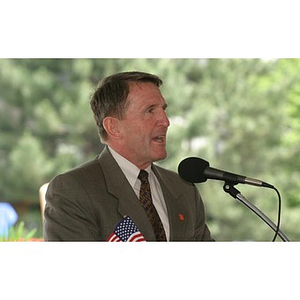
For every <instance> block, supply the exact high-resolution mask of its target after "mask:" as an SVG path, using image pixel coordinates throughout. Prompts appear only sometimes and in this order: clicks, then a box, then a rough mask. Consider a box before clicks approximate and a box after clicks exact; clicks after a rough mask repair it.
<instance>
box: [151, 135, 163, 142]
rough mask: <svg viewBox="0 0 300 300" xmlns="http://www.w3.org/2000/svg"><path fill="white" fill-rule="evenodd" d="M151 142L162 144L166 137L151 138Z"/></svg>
mask: <svg viewBox="0 0 300 300" xmlns="http://www.w3.org/2000/svg"><path fill="white" fill-rule="evenodd" d="M153 141H155V142H157V143H164V142H165V141H166V136H165V135H158V136H156V137H155V138H153Z"/></svg>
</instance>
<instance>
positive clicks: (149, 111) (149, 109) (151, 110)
mask: <svg viewBox="0 0 300 300" xmlns="http://www.w3.org/2000/svg"><path fill="white" fill-rule="evenodd" d="M154 109H155V107H154V106H150V107H148V109H147V113H150V114H152V113H153V112H154Z"/></svg>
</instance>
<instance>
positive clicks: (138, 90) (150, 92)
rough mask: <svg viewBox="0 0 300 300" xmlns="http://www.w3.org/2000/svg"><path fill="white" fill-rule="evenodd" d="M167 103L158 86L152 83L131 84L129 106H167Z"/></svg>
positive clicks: (128, 98)
mask: <svg viewBox="0 0 300 300" xmlns="http://www.w3.org/2000/svg"><path fill="white" fill-rule="evenodd" d="M165 103H166V101H165V99H164V97H163V96H162V94H161V91H160V89H159V87H158V86H156V85H155V84H154V83H151V82H135V83H130V84H129V94H128V97H127V104H128V105H147V104H153V105H154V104H165Z"/></svg>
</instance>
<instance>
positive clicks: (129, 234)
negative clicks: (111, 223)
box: [107, 216, 146, 242]
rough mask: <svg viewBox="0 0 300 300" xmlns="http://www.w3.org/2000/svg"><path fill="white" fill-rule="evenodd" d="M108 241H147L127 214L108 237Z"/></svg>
mask: <svg viewBox="0 0 300 300" xmlns="http://www.w3.org/2000/svg"><path fill="white" fill-rule="evenodd" d="M107 242H146V240H145V238H144V237H143V235H142V234H141V232H140V231H139V229H138V228H137V227H136V226H135V224H134V222H133V221H132V220H131V218H130V217H128V216H126V217H124V219H123V220H121V222H120V223H119V224H118V225H117V227H116V228H115V230H114V231H113V232H112V233H111V235H110V236H109V237H108V239H107Z"/></svg>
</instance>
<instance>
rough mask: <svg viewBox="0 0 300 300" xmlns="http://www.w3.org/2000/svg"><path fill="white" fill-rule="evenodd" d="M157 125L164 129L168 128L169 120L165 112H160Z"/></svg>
mask: <svg viewBox="0 0 300 300" xmlns="http://www.w3.org/2000/svg"><path fill="white" fill-rule="evenodd" d="M158 124H159V125H161V126H164V127H166V128H167V127H169V126H170V120H169V118H168V117H167V114H166V112H165V110H162V112H161V114H160V116H159V121H158Z"/></svg>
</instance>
